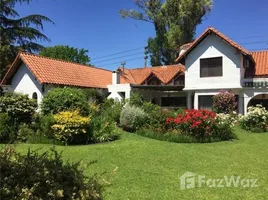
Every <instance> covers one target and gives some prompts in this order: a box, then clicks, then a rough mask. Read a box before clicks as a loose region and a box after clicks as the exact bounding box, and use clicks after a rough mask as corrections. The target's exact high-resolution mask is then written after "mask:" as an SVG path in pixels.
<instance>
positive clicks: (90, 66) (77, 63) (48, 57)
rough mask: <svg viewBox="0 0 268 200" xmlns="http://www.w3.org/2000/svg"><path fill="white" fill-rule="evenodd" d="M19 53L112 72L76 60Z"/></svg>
mask: <svg viewBox="0 0 268 200" xmlns="http://www.w3.org/2000/svg"><path fill="white" fill-rule="evenodd" d="M21 54H24V55H25V54H26V55H30V56H35V57H39V58H44V59H48V60H54V61H58V62H65V63H70V64H75V65H79V66H82V67H93V68H95V69H101V70H105V71H109V72H112V71H111V70H108V69H104V68H101V67H96V66H90V65H83V64H81V63H76V62H72V61H66V60H63V59H57V58H51V57H46V56H41V55H37V54H33V53H29V52H19V55H21Z"/></svg>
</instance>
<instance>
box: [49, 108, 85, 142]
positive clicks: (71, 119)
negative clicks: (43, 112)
mask: <svg viewBox="0 0 268 200" xmlns="http://www.w3.org/2000/svg"><path fill="white" fill-rule="evenodd" d="M53 117H54V119H55V124H54V125H53V126H52V129H53V131H54V132H53V135H54V137H55V139H56V140H59V141H62V142H64V143H65V144H79V143H84V144H86V143H87V142H88V140H89V138H90V135H89V132H90V131H89V125H90V118H89V117H82V116H80V115H79V112H78V111H65V112H60V113H58V114H55V115H54V116H53Z"/></svg>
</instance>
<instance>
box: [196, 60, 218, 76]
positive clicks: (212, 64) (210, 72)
mask: <svg viewBox="0 0 268 200" xmlns="http://www.w3.org/2000/svg"><path fill="white" fill-rule="evenodd" d="M215 76H222V57H215V58H203V59H200V77H215Z"/></svg>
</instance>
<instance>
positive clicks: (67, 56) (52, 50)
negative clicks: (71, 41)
mask: <svg viewBox="0 0 268 200" xmlns="http://www.w3.org/2000/svg"><path fill="white" fill-rule="evenodd" d="M87 53H88V50H86V49H84V48H82V49H77V48H74V47H69V46H68V45H66V46H65V45H56V46H54V47H46V48H43V49H42V50H41V51H40V55H41V56H45V57H50V58H56V59H62V60H66V61H71V62H76V63H80V64H83V65H89V61H90V58H89V56H88V55H87Z"/></svg>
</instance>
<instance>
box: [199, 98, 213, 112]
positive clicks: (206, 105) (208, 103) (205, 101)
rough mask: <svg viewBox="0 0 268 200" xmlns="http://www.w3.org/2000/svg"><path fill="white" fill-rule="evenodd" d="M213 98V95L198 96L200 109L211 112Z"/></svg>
mask: <svg viewBox="0 0 268 200" xmlns="http://www.w3.org/2000/svg"><path fill="white" fill-rule="evenodd" d="M212 97H213V96H212V95H204V96H198V109H206V110H211V108H212Z"/></svg>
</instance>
